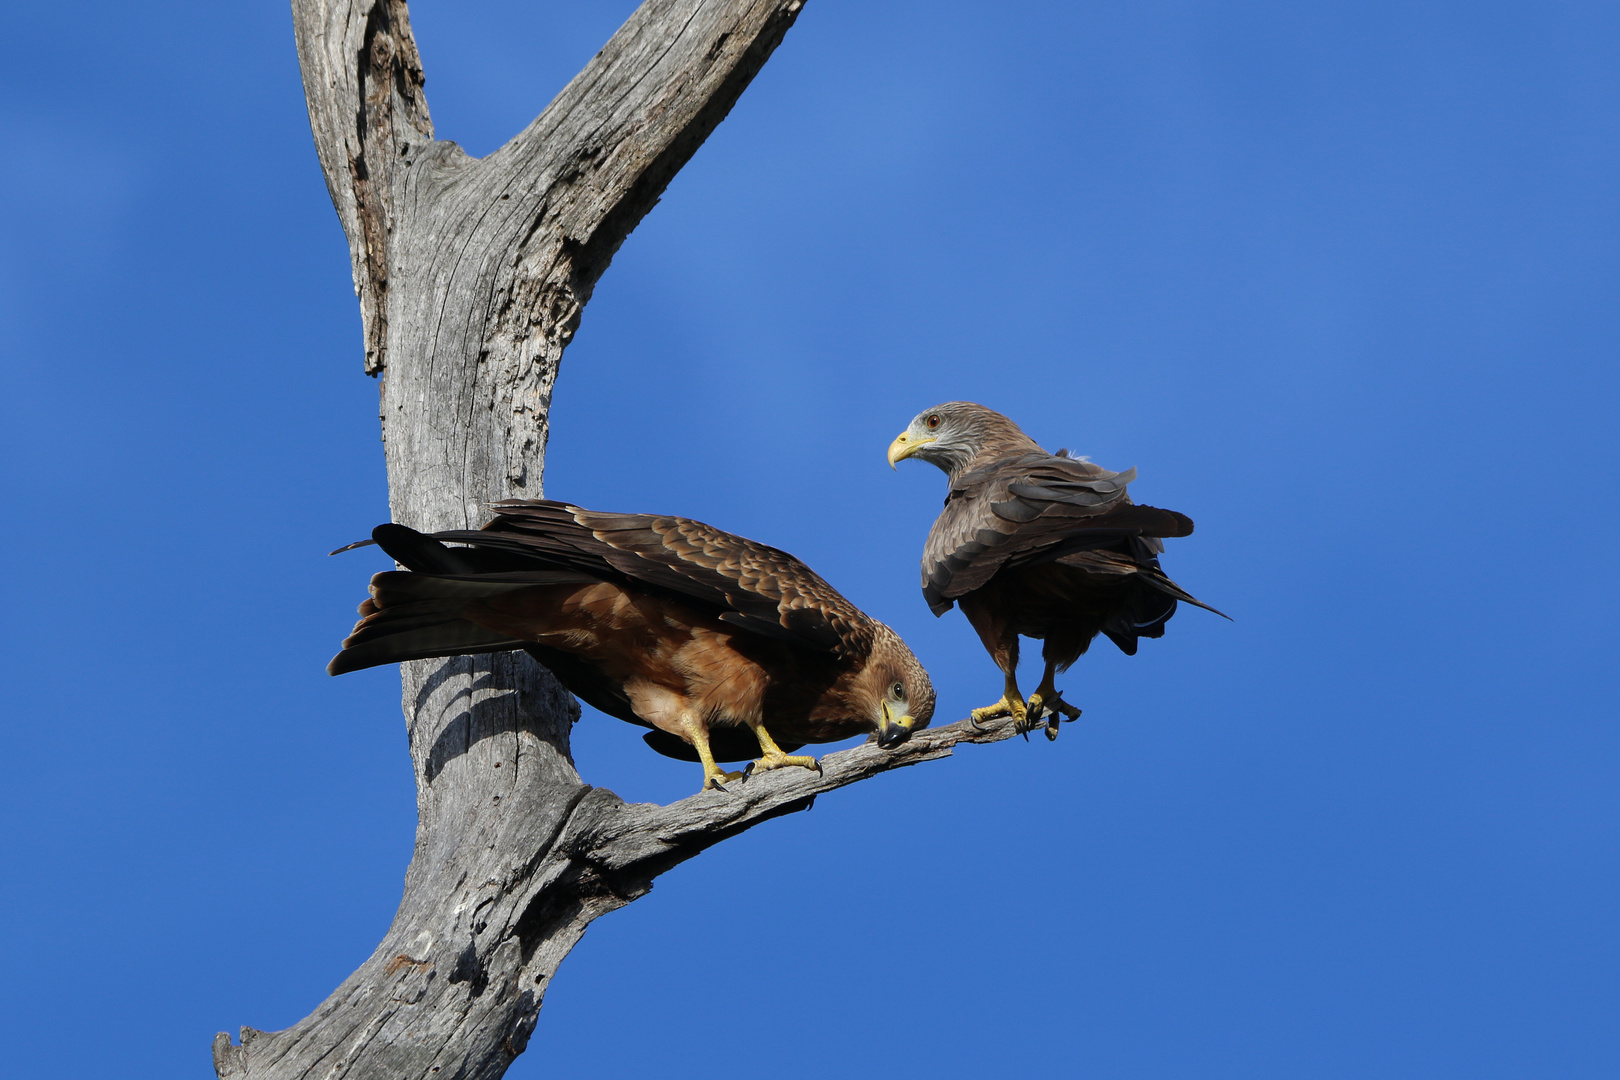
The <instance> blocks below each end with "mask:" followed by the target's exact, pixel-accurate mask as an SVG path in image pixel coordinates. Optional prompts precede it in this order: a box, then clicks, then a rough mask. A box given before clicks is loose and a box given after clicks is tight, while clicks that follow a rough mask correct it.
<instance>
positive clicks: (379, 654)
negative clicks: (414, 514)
mask: <svg viewBox="0 0 1620 1080" xmlns="http://www.w3.org/2000/svg"><path fill="white" fill-rule="evenodd" d="M384 550H388V549H386V548H385V549H384ZM446 550H449V549H446ZM500 576H502V577H517V578H520V579H521V580H517V581H511V580H504V581H503V580H494V581H491V580H479V579H474V578H468V577H459V578H458V577H436V576H433V575H431V574H413V573H410V572H407V571H401V570H389V571H385V572H384V573H381V574H378V575H376V576H375V577H373V578H372V579H371V599H370V600H368V601H366V602H365V603H364V604H362V605H361V606H360V611H361V614H362V616H363V618H361V620H360V621H359V623H357V624H356V625H355V628H354V630H353V632H352V633H350V634H349V636H348V638H346V639H345V640H344V642H343V651H342V652H340V653H338V654H337V655H336V656H334V657H333V658H332V661H331V663H329V664H327V665H326V670H327V672H328V673H329V674H332V675H342V674H344V673H345V672H349V671H359V670H360V669H362V668H368V667H376V666H377V665H379V664H395V663H399V662H401V661H404V660H423V659H426V658H428V657H432V656H465V655H467V654H470V653H482V652H499V651H502V650H505V649H520V648H522V647H523V645H524V644H525V643H524V642H523V641H521V640H519V639H515V638H512V637H510V636H508V635H506V634H503V633H500V632H499V631H495V630H490V629H488V628H486V627H483V626H479V625H478V624H477V623H474V622H471V621H469V620H468V619H467V618H466V617H465V614H464V613H465V612H466V610H467V605H468V604H469V603H470V602H472V601H474V600H479V599H483V598H485V597H489V596H496V595H499V594H501V593H505V592H511V591H513V590H514V589H523V588H528V587H530V586H533V585H536V584H548V583H550V584H555V583H556V582H552V581H551V580H550V579H551V578H555V577H563V576H565V575H558V574H542V573H530V574H521V575H516V574H514V575H500ZM536 578H544V579H546V580H544V581H539V580H534V579H536Z"/></svg>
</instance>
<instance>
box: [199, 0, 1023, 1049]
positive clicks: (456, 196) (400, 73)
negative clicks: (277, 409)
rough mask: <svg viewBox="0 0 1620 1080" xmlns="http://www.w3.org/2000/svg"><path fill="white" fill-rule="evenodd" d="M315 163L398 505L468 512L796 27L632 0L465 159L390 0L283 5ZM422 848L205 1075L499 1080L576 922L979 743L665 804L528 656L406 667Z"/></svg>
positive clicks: (766, 17) (910, 747)
mask: <svg viewBox="0 0 1620 1080" xmlns="http://www.w3.org/2000/svg"><path fill="white" fill-rule="evenodd" d="M292 6H293V22H294V26H295V29H296V34H297V41H298V57H299V62H300V64H301V65H302V68H303V76H304V92H305V95H306V96H307V98H308V102H309V116H310V125H311V127H312V128H313V130H314V135H315V145H316V149H317V150H318V152H319V154H320V161H321V167H322V168H323V170H324V171H325V173H326V182H327V186H328V188H329V189H330V191H331V195H332V202H333V204H334V205H335V206H336V208H337V212H338V217H339V218H340V219H341V220H342V223H343V229H344V232H345V233H346V234H347V236H348V240H349V248H350V253H351V255H352V258H353V267H354V287H355V292H356V294H357V295H358V296H359V299H360V311H361V316H362V320H363V323H364V334H365V370H366V371H367V372H368V373H370V374H372V375H375V376H378V377H380V378H381V380H382V408H381V411H382V424H383V435H384V441H385V444H386V453H387V462H388V489H389V499H390V505H391V507H392V512H393V518H394V520H395V521H399V522H403V523H405V524H408V525H412V526H414V527H416V528H418V529H427V530H433V529H451V528H471V527H476V526H478V525H480V524H482V522H483V521H484V520H485V519H486V517H487V515H488V511H487V509H486V508H487V506H488V505H489V504H490V503H492V502H494V501H496V500H499V499H506V498H524V497H527V498H537V497H539V496H540V476H541V469H542V466H543V464H544V460H545V447H546V435H547V420H546V417H547V412H548V409H549V407H550V403H551V389H552V385H553V382H554V380H555V379H556V376H557V368H558V363H559V361H560V360H561V358H562V354H563V350H564V349H565V348H566V347H567V345H568V342H569V340H570V338H572V336H573V334H574V330H575V328H576V327H577V326H578V325H579V318H580V312H581V310H582V309H583V308H584V305H585V303H586V301H588V300H589V299H590V296H591V290H592V288H593V286H594V285H595V284H596V281H597V279H598V278H599V277H600V276H601V275H602V272H603V271H604V270H606V269H607V266H608V263H609V261H610V260H611V259H612V257H613V254H614V252H615V251H617V250H618V247H619V245H620V244H621V243H623V241H624V239H625V237H626V236H627V235H629V233H630V230H631V229H633V228H634V227H635V225H636V223H637V222H638V221H640V220H641V217H642V215H644V214H646V213H647V211H648V210H650V209H651V208H652V206H653V205H654V204H655V203H656V202H657V200H658V198H659V195H660V194H661V193H662V192H663V190H664V187H665V186H666V185H667V184H668V183H669V181H670V179H671V178H672V177H673V176H674V175H675V173H676V172H677V171H678V170H679V169H680V168H681V166H682V165H684V164H685V163H686V161H687V160H688V159H689V158H690V157H691V156H692V154H693V153H694V152H695V151H696V150H697V148H698V146H699V145H700V144H701V143H702V142H703V140H704V139H705V138H706V137H707V136H708V134H709V132H711V131H713V130H714V128H715V126H716V125H717V124H719V123H720V121H721V120H722V119H723V118H724V117H725V115H726V113H727V112H728V111H729V110H730V109H731V106H732V104H733V103H735V102H736V100H737V98H738V96H739V95H740V94H741V93H742V92H743V89H744V88H745V87H746V86H747V85H748V83H749V81H750V80H751V79H752V78H753V76H754V74H755V72H757V71H759V69H760V67H761V66H762V65H763V64H764V63H765V61H766V60H767V59H768V58H769V57H770V55H771V53H772V51H773V50H774V49H775V48H776V46H777V44H778V43H779V42H780V41H781V40H782V36H783V35H784V34H785V33H786V32H787V30H788V28H789V27H790V26H792V25H793V21H794V19H795V18H796V17H797V15H798V13H799V9H800V7H801V6H802V0H646V2H645V3H643V4H642V5H641V7H640V8H639V9H638V10H637V11H636V12H635V14H633V15H632V16H631V17H630V19H629V21H628V22H626V23H625V24H624V26H622V27H621V28H620V29H619V31H618V32H617V33H616V34H614V35H613V38H612V40H610V41H609V42H608V43H607V45H606V46H605V47H604V48H603V49H602V51H601V52H599V53H598V54H597V55H596V56H595V57H594V58H593V59H592V60H591V62H590V63H589V64H587V65H586V66H585V69H584V70H583V71H581V72H580V73H579V74H578V75H577V76H575V77H574V79H573V81H572V82H570V83H569V84H568V86H567V87H566V88H564V90H563V91H562V93H560V94H559V95H558V96H557V98H556V100H554V101H553V102H552V103H551V104H550V105H549V106H548V107H547V108H546V110H545V111H544V112H543V113H541V114H540V116H539V118H537V119H536V120H535V121H534V122H533V123H531V124H530V125H529V126H528V127H527V128H526V129H525V130H524V131H522V132H521V133H520V134H518V135H517V136H516V137H515V138H513V139H512V141H511V142H509V143H507V144H506V145H505V146H503V147H501V149H499V150H497V151H496V152H495V153H493V154H491V155H490V156H489V157H487V158H484V159H482V160H479V159H475V158H472V157H470V156H468V155H467V154H466V153H464V152H463V151H462V150H461V149H460V148H459V147H458V146H456V144H454V143H452V142H444V141H439V140H437V139H435V138H434V134H433V125H432V122H431V121H430V120H429V119H428V108H427V99H426V98H425V96H424V95H423V90H422V87H423V72H422V65H421V61H420V58H419V56H418V53H417V49H416V43H415V40H414V39H413V38H412V36H411V28H410V19H409V15H408V12H407V10H406V4H405V0H293V5H292ZM402 676H403V683H404V709H405V718H406V727H407V733H408V735H409V738H410V750H411V759H412V761H413V763H414V766H415V770H416V792H417V812H418V823H417V832H416V849H415V852H414V854H413V856H412V858H411V864H410V868H409V869H408V870H407V872H406V876H405V890H404V896H403V898H402V899H401V901H400V905H399V911H398V912H397V913H396V915H395V916H394V921H393V925H392V926H390V927H389V930H388V933H387V935H386V936H385V937H384V938H383V940H382V943H381V944H380V945H378V946H377V949H376V951H375V952H374V953H373V954H372V955H371V958H370V959H368V960H367V961H366V962H365V963H364V964H362V965H361V966H360V968H359V970H357V971H355V972H354V974H352V975H350V976H349V978H348V979H347V980H345V981H344V983H343V985H341V986H339V987H338V988H337V990H336V991H334V992H333V993H332V995H331V996H330V997H328V998H327V999H326V1001H324V1002H323V1003H322V1004H321V1005H320V1007H319V1008H317V1009H316V1010H315V1011H314V1012H312V1013H311V1014H310V1015H309V1016H307V1017H305V1018H304V1019H303V1020H302V1021H300V1022H299V1023H297V1024H296V1025H294V1026H293V1027H291V1028H288V1029H287V1030H285V1031H276V1032H263V1031H254V1030H253V1029H251V1028H246V1027H244V1028H243V1029H242V1032H241V1041H240V1044H238V1045H233V1044H232V1042H231V1040H230V1037H229V1036H228V1035H226V1034H225V1033H223V1032H221V1033H220V1035H219V1036H218V1037H217V1038H216V1039H215V1041H214V1067H215V1070H216V1071H217V1072H218V1074H219V1075H220V1076H221V1077H227V1078H229V1077H253V1078H265V1080H270V1078H275V1080H282V1078H287V1080H291V1078H293V1077H322V1078H337V1077H364V1078H377V1080H413V1078H421V1080H428V1078H437V1080H446V1078H450V1077H458V1078H459V1077H466V1078H471V1077H498V1076H500V1075H501V1074H502V1073H504V1072H505V1071H506V1068H507V1066H509V1065H510V1064H511V1062H512V1061H513V1059H515V1058H516V1057H517V1055H518V1054H520V1053H522V1052H523V1050H524V1047H525V1046H526V1045H527V1044H528V1040H529V1034H530V1032H532V1031H533V1030H534V1025H535V1020H536V1017H537V1016H538V1014H539V1011H540V1004H541V1000H542V998H543V997H544V994H545V988H546V985H547V983H548V981H549V980H550V978H551V976H552V974H553V973H554V972H555V971H556V969H557V965H558V964H560V963H561V962H562V959H563V957H565V956H566V955H568V951H569V950H570V949H571V948H573V946H574V943H575V942H577V941H578V940H579V938H580V935H582V934H583V933H584V932H585V928H586V926H588V925H589V924H590V922H591V920H593V919H595V918H597V917H598V916H600V915H603V914H605V913H607V912H609V911H612V910H614V909H615V908H618V907H622V906H623V905H625V904H627V903H629V902H630V901H632V900H634V899H636V898H637V897H640V896H642V895H644V894H645V893H646V892H647V891H648V890H649V889H650V888H651V887H652V880H653V878H655V877H657V876H658V875H659V874H661V873H663V872H664V871H665V870H668V869H669V868H670V867H672V866H675V865H676V864H677V863H680V862H681V861H683V860H685V859H688V858H691V857H692V856H693V855H695V854H697V853H698V852H700V851H702V850H703V849H704V848H706V847H708V846H709V845H711V844H714V843H717V842H719V841H721V840H724V839H725V838H727V837H729V836H734V835H736V834H737V833H740V832H742V831H743V830H745V829H748V828H751V827H752V826H754V825H756V824H758V823H759V822H761V821H765V820H766V819H768V818H772V817H775V816H777V815H780V814H786V813H791V812H793V811H795V810H803V809H805V808H807V807H809V805H810V804H811V802H812V800H814V798H815V797H816V795H817V794H819V793H821V792H824V791H829V790H831V789H833V788H837V787H841V786H843V785H845V784H849V783H853V782H855V781H857V780H862V779H865V778H866V777H869V776H872V775H875V774H876V773H879V772H883V771H885V770H888V769H893V768H896V767H899V766H902V765H911V764H915V763H917V762H920V761H928V760H931V759H934V758H939V757H945V756H948V755H949V754H950V753H951V748H952V747H953V746H955V745H956V743H958V742H962V741H972V742H992V741H996V740H998V739H1003V738H1007V737H1008V736H1010V735H1012V734H1013V732H1014V728H1013V722H1012V721H1011V720H1005V721H997V722H994V723H992V724H990V725H988V726H986V727H984V728H973V727H970V726H968V725H967V724H966V723H965V722H964V723H962V724H955V725H951V726H948V727H942V728H936V729H934V730H930V731H926V732H923V733H921V734H919V735H917V736H916V737H914V738H913V739H912V740H911V741H910V742H909V743H906V744H905V745H903V746H902V747H901V748H900V749H898V750H897V751H893V752H889V751H883V750H879V749H878V748H877V747H876V746H873V745H865V746H859V747H856V748H854V749H851V750H845V751H842V752H839V753H835V754H831V755H829V756H828V757H827V758H825V759H824V762H823V766H824V770H825V771H824V774H823V775H821V776H815V775H812V774H810V773H807V772H805V771H803V770H797V769H794V770H782V771H779V772H773V773H768V774H765V775H762V776H757V777H755V778H753V779H751V780H749V781H747V782H746V783H740V784H733V785H730V789H729V790H728V791H726V792H706V793H704V794H701V795H695V796H693V797H691V798H688V799H683V800H681V801H679V802H676V803H673V804H671V805H669V806H654V805H649V804H626V803H625V802H623V801H622V800H621V799H619V798H618V796H616V795H614V794H613V793H612V792H610V791H607V790H605V789H602V788H593V787H591V786H590V785H588V784H585V783H584V782H582V781H581V780H580V778H579V774H578V773H577V772H575V771H574V764H573V761H572V759H571V757H570V754H569V742H568V737H569V729H570V727H571V726H572V724H573V722H574V720H575V718H576V717H577V716H578V715H579V708H578V706H577V705H576V704H575V702H574V700H573V699H572V698H571V697H570V696H569V695H568V694H567V693H565V692H564V691H563V690H562V688H561V687H560V686H559V685H558V684H557V682H556V681H555V680H554V679H552V678H551V676H550V675H549V674H548V673H547V672H546V671H545V670H544V669H543V668H542V667H540V666H539V665H538V664H536V663H535V662H534V661H532V660H531V659H529V657H527V656H526V655H524V654H522V653H503V654H498V655H492V656H479V657H470V658H460V659H455V660H448V661H445V660H433V661H418V662H415V663H409V664H404V665H402Z"/></svg>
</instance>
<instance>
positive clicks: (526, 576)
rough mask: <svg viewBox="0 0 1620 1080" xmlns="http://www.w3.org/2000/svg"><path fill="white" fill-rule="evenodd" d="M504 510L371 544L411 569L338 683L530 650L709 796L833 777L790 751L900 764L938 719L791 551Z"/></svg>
mask: <svg viewBox="0 0 1620 1080" xmlns="http://www.w3.org/2000/svg"><path fill="white" fill-rule="evenodd" d="M494 508H495V510H496V511H497V512H498V515H499V516H497V517H496V518H495V520H494V521H491V522H490V523H489V524H488V525H485V526H484V527H483V528H482V529H477V530H472V529H469V530H451V531H449V532H440V533H433V534H432V535H426V534H423V533H419V532H417V531H416V530H414V529H408V528H406V527H405V526H403V525H379V526H378V527H377V529H376V530H375V531H374V532H373V533H372V540H371V541H362V542H361V544H366V543H371V542H375V543H376V544H378V545H379V546H380V547H381V548H382V549H383V551H385V552H387V553H388V554H389V555H391V556H392V557H393V558H394V559H395V561H397V562H399V563H400V564H401V565H403V566H405V567H407V569H406V570H403V571H399V570H393V571H387V572H385V573H381V574H378V575H377V576H375V577H374V578H372V579H371V599H369V600H367V601H365V602H364V603H363V604H361V605H360V615H361V616H362V618H361V619H360V622H359V623H358V624H357V625H356V626H355V628H354V632H353V633H352V634H350V635H349V638H348V640H346V641H345V642H344V643H343V651H342V652H340V653H338V654H337V656H335V657H333V658H332V662H331V663H330V664H329V665H327V670H328V671H329V672H331V673H332V674H333V675H341V674H342V673H344V672H346V671H356V670H358V669H360V668H366V667H373V666H375V665H378V664H391V663H395V662H396V661H400V660H418V659H422V658H424V657H430V656H458V655H463V654H467V653H482V652H497V651H500V650H504V649H523V650H525V651H527V652H528V653H529V654H530V655H532V656H533V657H534V658H535V659H537V660H539V661H540V662H541V663H542V664H544V665H545V666H546V667H548V668H550V669H551V671H552V673H553V674H555V675H556V676H557V678H558V679H559V680H560V681H561V682H562V684H563V685H564V686H566V687H567V688H568V689H569V690H571V691H572V692H573V693H575V694H577V695H578V696H579V697H580V698H582V699H583V700H585V701H586V702H588V703H589V704H591V705H593V706H595V707H596V708H598V709H600V710H602V711H603V712H605V713H607V714H609V715H610V716H616V717H618V718H619V719H621V720H627V721H629V722H630V723H632V724H639V725H641V726H643V727H650V728H652V729H653V730H652V731H651V732H649V733H648V734H647V735H646V736H644V738H645V739H646V741H647V743H648V745H650V746H651V747H652V748H653V749H655V750H657V751H659V752H660V753H662V754H666V755H668V756H670V757H678V758H682V759H684V760H688V761H700V762H702V764H703V786H704V788H705V789H707V788H709V787H710V786H713V787H717V788H718V787H720V784H721V781H723V780H732V779H737V778H739V777H741V776H742V775H744V774H742V773H726V772H722V771H721V769H720V768H719V766H718V765H716V764H715V762H716V760H717V759H718V760H720V761H739V760H742V759H744V758H751V757H754V756H755V754H758V755H759V758H758V760H757V761H755V762H754V763H753V766H752V768H753V769H776V768H781V767H783V766H786V765H800V766H804V767H805V768H811V769H819V766H818V765H817V763H816V760H815V758H813V757H806V756H798V757H793V756H789V753H788V751H791V750H797V749H798V748H799V747H801V746H803V745H804V744H806V743H821V742H833V741H835V740H838V739H844V738H848V737H850V736H852V735H859V734H861V733H863V732H871V731H875V732H876V733H877V741H878V745H880V746H883V747H885V748H888V747H893V746H896V745H898V744H900V743H902V742H904V741H905V740H906V739H907V738H909V737H910V735H911V732H912V731H913V730H919V729H921V728H924V727H926V726H928V721H929V719H930V718H931V717H932V716H933V714H934V688H933V686H932V685H931V684H930V683H929V681H928V673H927V672H926V671H924V670H923V667H922V665H921V664H919V663H918V662H917V658H916V657H915V656H913V655H912V653H911V650H910V649H909V648H907V647H906V643H905V642H904V641H902V640H900V636H899V635H898V634H896V633H895V632H894V631H893V630H890V629H889V628H888V627H887V626H884V625H883V624H882V623H880V622H878V621H877V620H875V619H872V618H870V617H868V616H867V615H866V614H865V613H864V612H862V611H860V610H859V609H858V608H856V607H855V605H853V604H851V603H850V602H849V601H848V600H845V599H844V598H843V597H842V596H840V595H839V594H838V592H837V590H835V589H834V588H833V587H832V586H831V585H828V584H827V583H826V582H825V581H823V580H822V579H821V578H820V577H818V576H817V575H816V573H815V572H814V571H812V570H811V569H810V568H809V567H808V566H805V565H804V563H802V562H800V561H799V560H798V559H795V558H794V557H793V556H792V555H789V554H788V553H787V552H785V551H778V550H777V549H776V548H772V547H766V546H765V545H764V544H756V543H754V542H753V541H751V540H745V539H743V538H742V537H740V536H734V535H732V534H731V533H727V532H721V531H720V530H719V529H714V528H711V527H709V526H708V525H704V524H701V523H699V522H696V521H688V520H687V519H685V518H678V517H654V516H651V515H648V514H604V513H596V512H594V511H590V510H582V509H581V508H579V507H577V506H570V505H568V504H566V503H560V502H552V501H549V500H536V501H525V500H513V501H510V502H502V503H496V504H495V507H494ZM445 541H449V543H451V544H456V545H466V546H457V547H451V546H448V545H447V544H446V543H445ZM361 544H356V545H351V546H354V547H359V546H361ZM344 550H347V549H344ZM767 722H768V723H769V724H770V731H766V729H765V725H766V723H767ZM777 740H781V741H780V742H778V741H777Z"/></svg>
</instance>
